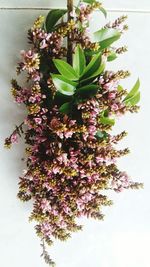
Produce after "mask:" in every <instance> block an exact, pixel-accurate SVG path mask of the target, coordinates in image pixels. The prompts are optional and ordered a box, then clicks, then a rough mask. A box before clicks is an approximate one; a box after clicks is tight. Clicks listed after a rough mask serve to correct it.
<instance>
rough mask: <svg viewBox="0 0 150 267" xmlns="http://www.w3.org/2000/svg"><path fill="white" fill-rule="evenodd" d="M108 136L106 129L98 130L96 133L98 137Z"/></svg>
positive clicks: (104, 137)
mask: <svg viewBox="0 0 150 267" xmlns="http://www.w3.org/2000/svg"><path fill="white" fill-rule="evenodd" d="M107 137H108V134H107V133H106V132H104V131H103V132H102V131H100V130H98V131H97V133H96V138H97V139H106V138H107Z"/></svg>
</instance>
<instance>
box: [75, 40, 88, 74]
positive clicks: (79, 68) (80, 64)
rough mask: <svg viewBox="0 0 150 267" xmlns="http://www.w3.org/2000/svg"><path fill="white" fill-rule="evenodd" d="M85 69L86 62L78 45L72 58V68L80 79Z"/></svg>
mask: <svg viewBox="0 0 150 267" xmlns="http://www.w3.org/2000/svg"><path fill="white" fill-rule="evenodd" d="M85 67H86V60H85V55H84V51H83V49H82V48H81V46H80V45H77V46H76V49H75V54H74V56H73V68H74V70H75V72H76V73H77V75H78V77H80V76H81V75H82V73H83V71H84V69H85Z"/></svg>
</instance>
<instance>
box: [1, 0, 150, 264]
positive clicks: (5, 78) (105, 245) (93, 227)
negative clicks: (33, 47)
mask: <svg viewBox="0 0 150 267" xmlns="http://www.w3.org/2000/svg"><path fill="white" fill-rule="evenodd" d="M104 3H105V5H106V6H107V7H108V9H113V12H109V13H108V18H109V19H112V18H116V17H118V16H120V15H121V14H122V12H121V10H123V14H124V13H126V14H128V15H129V19H128V24H129V27H130V31H129V32H128V33H127V34H125V35H124V37H123V38H122V43H125V44H127V45H128V46H129V52H128V53H127V54H125V55H124V56H121V57H120V59H118V61H115V63H114V64H112V66H111V65H110V66H109V68H111V67H112V68H113V69H117V68H118V66H119V67H120V68H125V69H129V70H131V71H132V76H131V77H130V78H129V79H128V80H126V82H125V85H126V88H128V87H129V88H130V87H131V85H132V84H133V83H134V82H135V80H136V79H137V77H138V76H139V77H140V79H141V91H142V100H141V111H140V113H139V114H138V115H128V116H126V117H125V118H123V119H120V120H119V121H118V125H117V127H116V129H115V131H116V132H120V131H121V130H124V129H125V130H127V131H128V132H129V136H128V137H127V138H126V140H125V141H124V142H122V145H125V146H126V145H127V146H129V147H130V148H131V151H132V154H130V155H129V156H128V157H126V158H123V159H122V160H121V161H120V163H119V164H120V167H121V168H122V169H126V170H127V171H128V173H129V174H130V175H131V176H132V177H133V178H135V179H136V180H138V181H142V182H144V184H145V189H144V190H140V191H126V192H124V193H122V194H113V195H112V197H113V199H114V206H113V207H111V208H108V209H106V210H105V213H106V218H105V221H104V222H95V221H84V222H85V228H84V231H83V232H81V233H77V234H75V235H73V237H72V239H70V240H69V241H68V242H66V243H60V242H58V243H57V244H56V246H55V247H54V248H53V249H52V256H53V257H54V258H55V259H56V262H57V267H81V266H86V267H91V266H92V267H149V266H150V263H149V244H150V197H149V190H150V189H149V188H150V177H149V172H150V171H149V166H150V141H149V136H150V127H149V121H150V120H149V113H150V112H149V111H150V108H149V99H150V86H149V83H150V82H149V80H150V74H149V73H150V56H149V55H150V31H149V27H150V1H149V0H143V1H135V0H130V1H129V0H127V1H120V0H114V1H109V0H106V1H104ZM64 5H65V1H63V0H62V1H61V0H59V1H58V0H57V1H52V0H32V1H31V0H30V1H29V0H28V1H27V0H26V1H23V0H0V39H1V43H0V88H1V90H0V136H1V137H0V141H1V144H0V151H1V153H0V211H1V218H0V266H1V267H10V266H12V267H20V266H21V267H26V266H28V267H44V266H45V264H44V262H43V261H42V260H41V259H40V256H39V255H40V245H39V240H38V238H37V237H36V235H35V233H34V230H33V225H32V224H29V223H28V215H29V214H30V211H31V204H28V203H27V204H23V203H21V202H20V201H19V200H18V199H17V198H16V194H17V189H18V186H17V183H18V177H19V175H20V174H21V173H22V169H23V168H24V166H23V163H22V162H21V161H20V158H21V157H22V155H23V149H24V145H23V143H20V144H19V145H17V146H15V147H14V148H13V149H12V150H11V151H7V150H4V149H3V140H4V138H5V137H6V136H7V135H9V133H11V130H12V128H13V126H14V125H15V124H16V123H17V122H18V123H19V122H20V121H21V118H23V117H24V111H23V109H20V108H18V107H17V106H16V105H15V104H14V103H13V101H12V97H11V95H10V91H9V90H10V84H9V81H10V79H11V78H12V77H13V76H14V75H15V69H14V65H16V62H17V61H18V56H19V50H21V49H23V48H26V46H27V45H26V31H27V29H28V28H29V27H30V26H31V24H32V22H33V21H34V19H35V18H36V16H38V15H39V14H45V13H46V11H44V10H40V8H45V7H50V6H52V7H54V6H57V7H59V6H64ZM6 7H7V8H8V7H9V8H12V9H11V10H8V9H3V8H6ZM20 7H30V8H32V9H31V10H30V9H29V10H24V9H19V10H18V9H17V10H16V9H15V8H20ZM33 8H39V10H34V9H33ZM114 10H119V11H114ZM124 10H126V12H125V11H124ZM144 10H145V11H146V12H144ZM101 23H102V20H100V21H98V20H97V26H98V24H100V25H101Z"/></svg>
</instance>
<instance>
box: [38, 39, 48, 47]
mask: <svg viewBox="0 0 150 267" xmlns="http://www.w3.org/2000/svg"><path fill="white" fill-rule="evenodd" d="M46 47H48V44H47V43H46V40H45V39H44V40H43V41H42V42H41V43H40V48H41V49H44V48H46Z"/></svg>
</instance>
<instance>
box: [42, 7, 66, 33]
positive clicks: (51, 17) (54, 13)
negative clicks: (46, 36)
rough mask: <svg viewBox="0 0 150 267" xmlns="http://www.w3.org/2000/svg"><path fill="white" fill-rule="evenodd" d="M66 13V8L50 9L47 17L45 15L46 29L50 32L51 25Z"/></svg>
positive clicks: (51, 29)
mask: <svg viewBox="0 0 150 267" xmlns="http://www.w3.org/2000/svg"><path fill="white" fill-rule="evenodd" d="M66 13H67V10H63V9H62V10H61V9H54V10H51V11H50V12H49V13H48V15H47V17H46V22H45V26H46V30H47V32H52V31H53V27H54V26H55V25H56V23H57V22H58V21H59V19H60V18H61V17H63V16H64V15H65V14H66Z"/></svg>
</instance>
